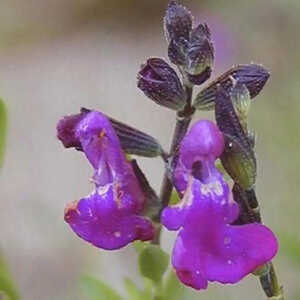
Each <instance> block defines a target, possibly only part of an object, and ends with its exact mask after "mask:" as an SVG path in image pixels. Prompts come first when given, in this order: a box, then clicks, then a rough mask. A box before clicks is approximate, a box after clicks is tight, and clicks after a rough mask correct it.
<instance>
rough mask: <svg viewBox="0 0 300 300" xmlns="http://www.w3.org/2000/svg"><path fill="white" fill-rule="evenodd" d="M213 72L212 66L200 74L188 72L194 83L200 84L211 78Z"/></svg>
mask: <svg viewBox="0 0 300 300" xmlns="http://www.w3.org/2000/svg"><path fill="white" fill-rule="evenodd" d="M211 72H212V69H211V68H210V67H207V68H206V69H205V70H204V71H203V72H201V73H200V74H198V75H192V74H188V79H189V81H190V82H192V83H193V84H195V85H200V84H202V83H204V82H205V81H206V80H208V79H209V78H210V75H211Z"/></svg>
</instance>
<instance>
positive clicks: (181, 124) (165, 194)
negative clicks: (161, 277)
mask: <svg viewBox="0 0 300 300" xmlns="http://www.w3.org/2000/svg"><path fill="white" fill-rule="evenodd" d="M185 90H186V94H187V103H186V105H185V107H184V109H183V110H182V111H180V112H178V113H177V121H176V126H175V130H174V134H173V140H172V144H171V148H170V152H169V157H171V158H172V156H173V155H174V154H176V152H177V150H178V146H179V144H180V142H181V140H182V139H183V137H184V136H185V134H186V132H187V130H188V127H189V125H190V122H191V120H192V116H193V114H194V111H195V109H194V108H193V107H192V105H191V103H192V94H193V87H192V86H190V85H188V84H186V85H185ZM172 190H173V184H172V182H171V180H170V178H169V171H168V169H166V171H165V174H164V177H163V181H162V186H161V190H160V199H161V202H162V208H161V211H160V214H161V212H162V210H163V209H164V208H165V207H166V206H168V204H169V201H170V198H171V194H172ZM160 234H161V225H160V224H159V225H158V226H157V229H156V234H155V238H154V239H153V241H152V243H153V244H155V245H159V244H160Z"/></svg>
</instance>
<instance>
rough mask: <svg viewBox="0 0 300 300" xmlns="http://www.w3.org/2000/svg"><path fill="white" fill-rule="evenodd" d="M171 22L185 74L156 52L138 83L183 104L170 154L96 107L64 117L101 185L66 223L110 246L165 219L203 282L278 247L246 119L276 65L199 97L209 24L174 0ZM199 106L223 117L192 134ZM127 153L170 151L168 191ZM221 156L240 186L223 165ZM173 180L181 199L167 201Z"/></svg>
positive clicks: (72, 142)
mask: <svg viewBox="0 0 300 300" xmlns="http://www.w3.org/2000/svg"><path fill="white" fill-rule="evenodd" d="M164 25H165V33H166V38H167V42H168V56H169V59H170V61H171V62H172V63H174V64H175V65H176V66H177V67H178V69H179V71H180V73H181V75H182V80H180V78H179V76H178V75H177V73H176V71H175V70H174V69H173V68H172V67H171V66H170V65H169V64H168V63H167V62H166V61H165V60H164V59H161V58H150V59H148V60H147V62H146V63H145V64H143V65H142V67H141V70H140V71H139V73H138V87H139V88H140V89H141V90H142V91H143V92H144V94H145V95H146V96H147V97H148V98H150V99H151V100H153V101H154V102H155V103H157V104H159V105H162V106H165V107H168V108H170V109H173V110H175V111H177V115H178V117H179V118H178V121H177V127H176V131H175V138H174V142H173V145H172V147H171V150H170V152H169V153H167V152H166V151H164V150H163V149H162V147H161V146H160V144H159V143H158V142H157V140H156V139H155V138H153V137H151V136H149V135H147V134H145V133H143V132H141V131H139V130H137V129H135V128H132V127H130V126H128V125H125V124H123V123H121V122H119V121H116V120H113V119H111V118H109V117H107V116H105V115H103V114H102V113H100V112H97V111H92V110H87V109H82V110H81V112H80V113H79V114H77V115H71V116H67V117H64V118H63V119H62V120H60V122H59V123H58V125H57V136H58V138H59V139H60V140H61V142H62V143H63V145H64V146H65V147H66V148H70V147H71V148H75V149H77V150H79V151H82V152H83V153H84V154H85V155H86V157H87V159H88V160H89V162H90V164H91V165H92V167H93V169H94V175H93V178H92V181H93V183H94V184H95V189H94V191H93V192H92V193H91V194H90V195H89V196H87V197H85V198H83V199H81V200H79V201H75V202H73V203H71V204H69V205H67V207H66V210H65V221H66V222H67V223H68V224H69V225H70V226H71V228H72V229H73V231H74V232H75V233H76V234H77V235H78V236H80V237H81V238H82V239H84V240H86V241H88V242H90V243H92V244H93V245H95V246H96V247H99V248H102V249H110V250H112V249H119V248H121V247H124V246H126V245H127V244H128V243H130V242H133V241H135V240H142V241H150V240H153V239H154V238H155V240H156V242H157V236H156V234H158V233H157V232H155V227H156V226H157V227H158V228H160V227H159V226H160V223H161V224H162V225H164V226H165V227H166V228H167V229H168V230H173V231H174V230H175V231H178V236H177V240H176V242H175V246H174V249H173V255H172V264H173V267H174V269H175V270H176V274H177V276H178V278H179V279H180V280H181V281H182V282H183V283H184V284H186V285H188V286H191V287H193V288H195V289H205V288H206V287H207V285H208V282H212V281H217V282H220V283H236V282H238V281H239V280H241V279H242V278H243V277H245V276H246V275H248V274H249V273H251V272H254V271H255V270H256V269H257V268H258V267H260V266H262V265H264V264H266V263H267V262H269V261H270V260H271V259H272V258H273V257H274V255H275V254H276V252H277V248H278V245H277V240H276V237H275V236H274V234H273V233H272V232H271V230H270V229H268V228H267V227H266V226H264V225H263V224H261V218H260V215H259V210H258V203H257V199H256V195H255V189H254V184H255V181H256V158H255V153H254V146H255V140H254V138H253V134H252V133H251V131H250V130H249V129H248V124H247V115H248V111H249V107H250V104H251V102H252V101H251V99H252V98H254V97H256V96H257V95H258V94H259V93H260V91H261V90H262V88H263V87H264V85H265V83H266V81H267V80H268V78H269V73H268V72H267V71H266V70H265V69H264V68H263V67H262V66H260V65H255V64H250V65H239V66H235V67H233V68H232V69H230V70H229V71H228V72H226V73H224V74H223V75H221V76H220V77H218V78H217V79H216V80H215V81H213V82H212V83H210V84H209V85H207V86H206V87H205V88H204V89H202V91H200V92H199V93H198V94H197V95H196V97H195V98H194V99H192V91H193V87H194V86H195V85H200V84H202V83H203V82H205V81H206V80H207V79H209V77H210V75H211V71H212V65H213V60H214V48H213V43H212V39H211V33H210V30H209V27H208V26H207V25H206V24H199V25H198V26H196V27H193V22H192V15H191V13H190V12H189V11H188V10H187V9H186V8H185V7H183V6H181V5H179V4H178V3H177V2H176V1H174V0H173V1H171V2H170V4H169V6H168V9H167V12H166V16H165V19H164ZM196 109H199V110H212V109H214V110H215V117H216V123H217V124H214V123H213V122H212V121H208V120H201V121H198V122H196V123H195V124H194V125H193V126H192V128H191V129H190V130H189V131H188V132H187V130H188V126H189V122H190V120H191V117H192V115H193V113H194V111H195V110H196ZM126 154H134V155H141V156H146V157H155V156H161V157H162V158H163V160H164V161H165V162H166V175H165V180H164V183H165V184H166V186H165V187H166V188H165V189H164V186H163V193H162V194H161V197H160V198H159V197H157V195H156V193H155V192H154V190H153V189H152V188H151V187H150V185H149V183H148V181H147V179H146V177H145V175H144V174H143V172H142V171H141V170H140V169H139V168H138V166H137V163H136V161H132V160H130V159H129V158H128V157H127V156H126ZM218 158H220V160H221V162H222V165H223V167H224V169H225V170H226V172H227V173H228V174H229V176H230V177H231V179H232V182H233V188H232V190H231V188H230V186H229V183H228V182H226V181H225V179H224V177H223V174H222V173H221V172H220V171H219V169H218V168H217V167H216V160H217V159H218ZM232 182H231V183H232ZM173 187H174V188H175V189H176V190H177V193H178V195H179V196H180V201H179V202H178V203H177V204H175V205H173V206H168V203H169V200H170V193H171V191H172V188H173ZM165 191H166V192H165ZM154 223H158V224H156V226H155V225H154ZM158 232H159V230H158Z"/></svg>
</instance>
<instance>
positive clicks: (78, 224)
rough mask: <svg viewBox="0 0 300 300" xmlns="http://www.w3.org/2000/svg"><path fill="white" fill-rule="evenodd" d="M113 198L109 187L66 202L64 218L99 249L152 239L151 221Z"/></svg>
mask: <svg viewBox="0 0 300 300" xmlns="http://www.w3.org/2000/svg"><path fill="white" fill-rule="evenodd" d="M115 200H116V199H115V197H114V195H113V189H112V187H108V190H107V191H105V193H103V194H99V193H98V192H94V193H92V194H91V195H89V196H88V197H86V198H83V199H81V200H79V201H78V202H77V203H73V204H72V205H69V206H68V207H67V208H66V210H65V221H66V222H67V223H69V225H70V226H71V228H72V229H73V231H74V232H75V233H76V234H77V235H78V236H80V237H81V238H82V239H84V240H86V241H87V242H90V243H92V244H93V245H94V246H96V247H99V248H102V249H107V250H114V249H119V248H121V247H123V246H126V245H127V244H128V243H130V242H132V241H134V240H142V241H146V240H151V239H153V236H154V227H153V225H152V223H151V221H149V220H148V219H146V218H144V217H142V216H139V215H137V214H136V213H135V212H134V211H133V210H132V208H131V207H130V206H129V207H128V206H126V205H124V203H123V202H122V203H120V202H116V201H115ZM120 205H123V206H120Z"/></svg>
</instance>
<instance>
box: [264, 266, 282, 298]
mask: <svg viewBox="0 0 300 300" xmlns="http://www.w3.org/2000/svg"><path fill="white" fill-rule="evenodd" d="M259 280H260V284H261V286H262V288H263V289H264V291H265V293H266V295H267V297H268V298H269V299H270V300H271V299H272V300H284V295H283V288H282V286H280V284H279V282H278V278H277V275H276V272H275V268H274V265H273V263H272V262H271V263H270V269H269V271H268V272H267V273H266V274H264V275H261V276H260V277H259Z"/></svg>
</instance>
